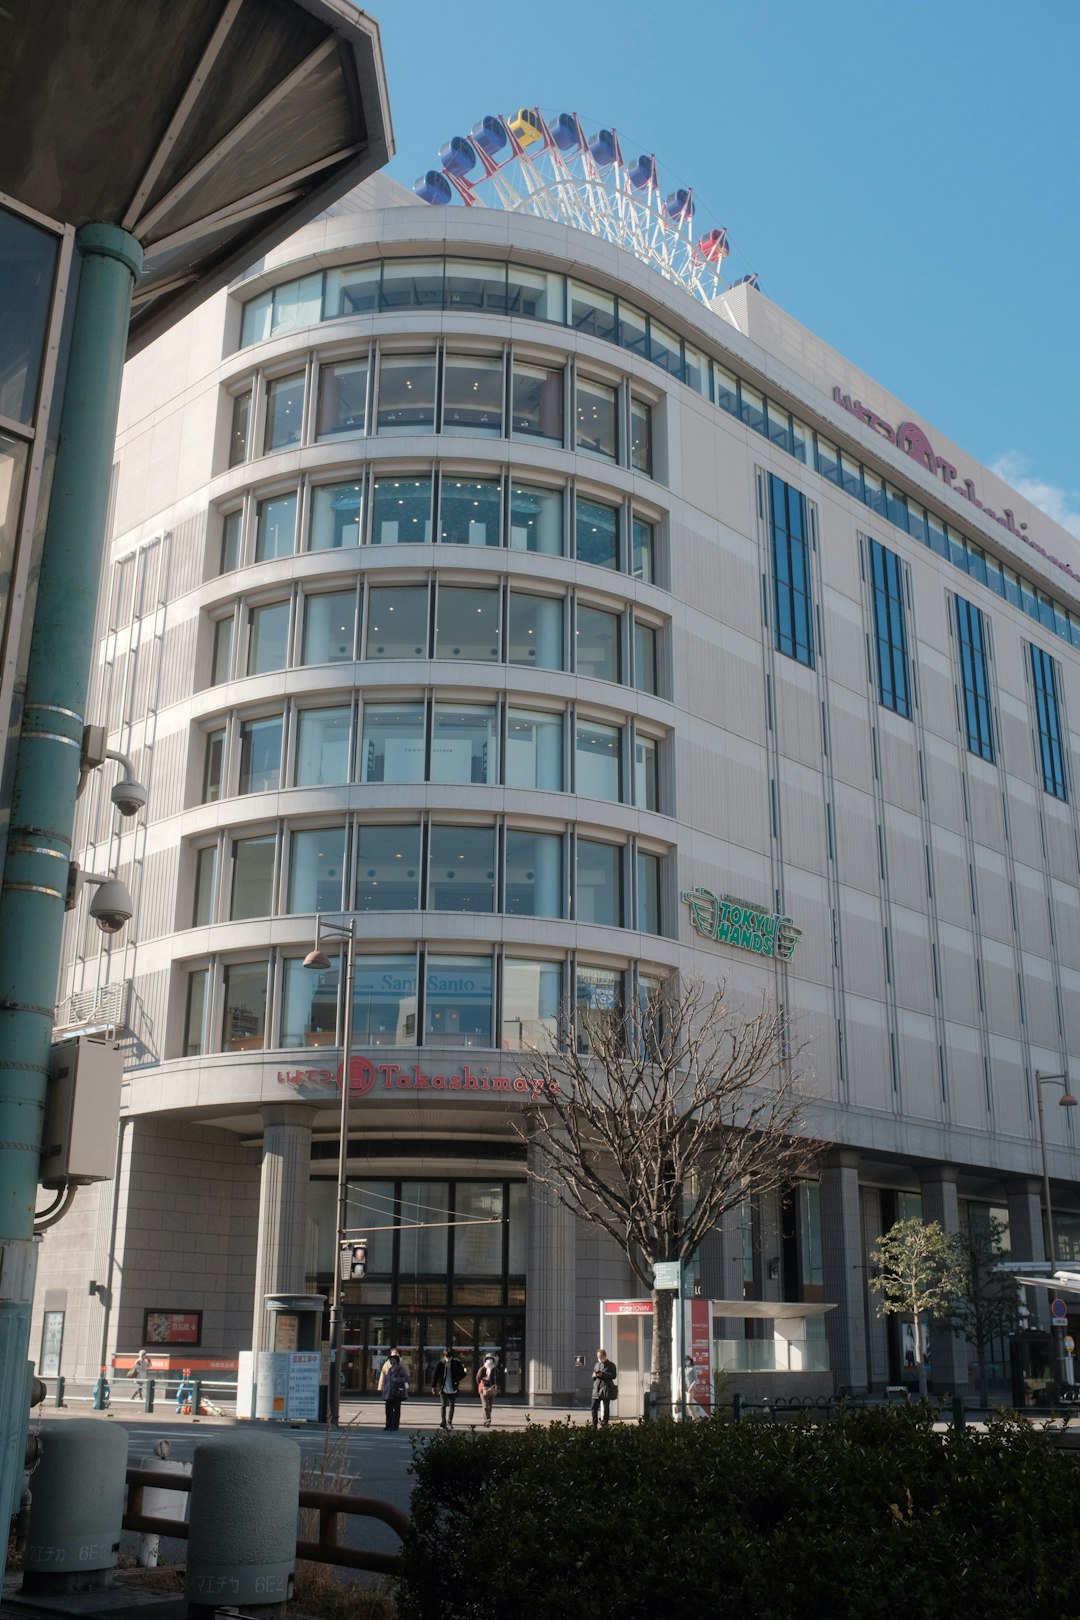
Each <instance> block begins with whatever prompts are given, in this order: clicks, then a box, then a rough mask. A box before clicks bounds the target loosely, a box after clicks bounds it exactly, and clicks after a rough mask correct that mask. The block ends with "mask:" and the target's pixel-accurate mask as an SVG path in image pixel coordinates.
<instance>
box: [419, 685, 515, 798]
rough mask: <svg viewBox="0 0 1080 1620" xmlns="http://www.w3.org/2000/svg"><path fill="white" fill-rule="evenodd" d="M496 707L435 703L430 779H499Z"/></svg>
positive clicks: (492, 781) (492, 783)
mask: <svg viewBox="0 0 1080 1620" xmlns="http://www.w3.org/2000/svg"><path fill="white" fill-rule="evenodd" d="M496 716H497V710H496V708H495V706H494V704H492V705H490V706H488V705H486V704H483V705H482V704H479V703H471V704H468V705H463V706H461V707H459V706H457V705H451V704H447V703H436V705H435V710H434V719H433V722H432V728H431V777H430V779H431V781H432V782H482V783H486V784H487V785H488V786H489V787H494V786H495V785H496V784H497V782H498V780H499V747H498V736H499V733H498V726H497V719H496Z"/></svg>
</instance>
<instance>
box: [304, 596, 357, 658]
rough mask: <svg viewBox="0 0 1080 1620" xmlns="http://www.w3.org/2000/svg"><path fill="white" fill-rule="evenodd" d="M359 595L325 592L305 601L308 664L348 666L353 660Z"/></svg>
mask: <svg viewBox="0 0 1080 1620" xmlns="http://www.w3.org/2000/svg"><path fill="white" fill-rule="evenodd" d="M355 639H356V592H355V591H325V592H321V593H320V594H319V595H318V596H307V597H305V598H304V645H303V652H302V658H301V662H303V663H305V664H347V663H350V662H351V661H352V658H353V656H354V642H355Z"/></svg>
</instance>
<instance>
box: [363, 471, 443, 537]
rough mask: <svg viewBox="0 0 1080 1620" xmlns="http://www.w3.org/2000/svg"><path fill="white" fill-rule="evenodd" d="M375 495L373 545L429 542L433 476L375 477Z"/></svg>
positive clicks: (372, 526)
mask: <svg viewBox="0 0 1080 1620" xmlns="http://www.w3.org/2000/svg"><path fill="white" fill-rule="evenodd" d="M372 498H373V502H374V506H373V511H372V516H373V521H372V525H371V543H372V545H373V546H404V545H430V543H431V479H430V478H376V480H375V487H374V490H373V495H372Z"/></svg>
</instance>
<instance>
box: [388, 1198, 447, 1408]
mask: <svg viewBox="0 0 1080 1620" xmlns="http://www.w3.org/2000/svg"><path fill="white" fill-rule="evenodd" d="M400 1209H401V1224H402V1226H403V1227H404V1230H403V1231H402V1233H401V1237H400V1247H399V1260H398V1265H399V1267H400V1270H399V1273H398V1275H399V1277H400V1278H401V1285H402V1288H403V1291H404V1287H406V1286H407V1284H406V1283H405V1279H406V1278H409V1279H413V1278H415V1279H417V1281H419V1279H420V1278H421V1277H423V1278H425V1279H426V1283H425V1286H426V1288H438V1290H439V1295H438V1298H439V1302H440V1304H441V1303H442V1302H443V1301H444V1300H445V1297H446V1295H445V1292H444V1290H445V1287H446V1267H447V1261H448V1251H449V1246H450V1230H449V1228H448V1227H447V1226H446V1225H445V1224H444V1223H445V1222H446V1221H448V1220H449V1218H450V1187H449V1184H448V1183H447V1182H445V1181H441V1182H440V1181H403V1182H402V1183H401V1204H400ZM435 1222H437V1223H438V1224H437V1225H436V1224H428V1223H435ZM455 1238H458V1234H457V1233H455ZM428 1298H429V1300H430V1295H429V1296H428ZM414 1320H415V1318H414ZM428 1320H429V1322H431V1320H432V1319H431V1318H429V1319H428ZM401 1336H402V1338H404V1337H405V1335H404V1334H402V1335H401ZM445 1337H446V1335H445V1334H443V1335H442V1338H445ZM436 1338H437V1339H438V1341H439V1342H440V1343H441V1342H442V1340H441V1338H439V1335H438V1331H437V1330H436ZM434 1353H435V1347H434V1345H433V1346H432V1355H433V1356H434ZM405 1354H406V1361H408V1354H409V1352H408V1350H406V1352H405ZM414 1377H416V1379H417V1384H418V1385H419V1384H420V1383H421V1381H422V1382H423V1384H428V1383H430V1381H431V1380H430V1377H429V1376H426V1375H420V1374H414Z"/></svg>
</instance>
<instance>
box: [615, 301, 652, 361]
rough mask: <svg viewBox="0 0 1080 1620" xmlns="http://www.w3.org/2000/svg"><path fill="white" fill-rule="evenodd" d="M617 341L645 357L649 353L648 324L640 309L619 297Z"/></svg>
mask: <svg viewBox="0 0 1080 1620" xmlns="http://www.w3.org/2000/svg"><path fill="white" fill-rule="evenodd" d="M619 342H620V343H621V344H622V346H623V348H624V349H630V350H631V352H632V353H634V354H640V355H642V356H643V357H645V358H647V357H648V353H649V324H648V321H647V320H646V318H645V316H644V314H643V313H642V311H641V310H640V309H634V308H633V306H632V305H631V304H627V303H626V302H624V300H623V299H621V298H620V299H619Z"/></svg>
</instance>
